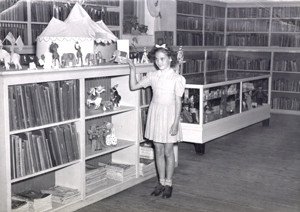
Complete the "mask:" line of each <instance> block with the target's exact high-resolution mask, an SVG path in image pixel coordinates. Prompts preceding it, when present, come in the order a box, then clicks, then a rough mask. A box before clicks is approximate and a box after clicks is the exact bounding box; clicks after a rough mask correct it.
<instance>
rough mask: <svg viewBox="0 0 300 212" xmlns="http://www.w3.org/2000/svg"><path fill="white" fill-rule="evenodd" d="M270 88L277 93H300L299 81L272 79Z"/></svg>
mask: <svg viewBox="0 0 300 212" xmlns="http://www.w3.org/2000/svg"><path fill="white" fill-rule="evenodd" d="M272 88H273V90H277V91H292V92H300V80H294V79H285V78H280V79H273V81H272Z"/></svg>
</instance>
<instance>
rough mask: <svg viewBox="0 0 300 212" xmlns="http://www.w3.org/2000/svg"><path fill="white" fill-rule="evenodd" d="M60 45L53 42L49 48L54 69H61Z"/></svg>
mask: <svg viewBox="0 0 300 212" xmlns="http://www.w3.org/2000/svg"><path fill="white" fill-rule="evenodd" d="M57 49H58V44H57V43H54V42H52V43H51V44H50V46H49V51H50V52H51V53H52V64H53V65H52V67H53V68H59V67H60V60H59V54H58V52H57Z"/></svg>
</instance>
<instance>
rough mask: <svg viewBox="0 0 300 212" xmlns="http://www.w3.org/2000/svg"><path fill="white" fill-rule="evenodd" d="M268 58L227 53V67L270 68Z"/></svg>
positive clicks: (246, 68)
mask: <svg viewBox="0 0 300 212" xmlns="http://www.w3.org/2000/svg"><path fill="white" fill-rule="evenodd" d="M270 64H271V61H270V59H262V58H252V59H248V58H245V57H242V56H236V55H229V57H228V68H229V69H243V70H270Z"/></svg>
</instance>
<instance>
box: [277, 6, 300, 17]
mask: <svg viewBox="0 0 300 212" xmlns="http://www.w3.org/2000/svg"><path fill="white" fill-rule="evenodd" d="M299 17H300V7H274V8H273V18H299Z"/></svg>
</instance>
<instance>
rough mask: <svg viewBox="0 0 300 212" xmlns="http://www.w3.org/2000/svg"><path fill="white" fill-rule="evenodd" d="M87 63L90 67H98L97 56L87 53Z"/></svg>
mask: <svg viewBox="0 0 300 212" xmlns="http://www.w3.org/2000/svg"><path fill="white" fill-rule="evenodd" d="M85 63H86V64H87V65H88V66H91V65H92V66H93V65H97V59H96V55H95V54H93V53H87V54H86V56H85Z"/></svg>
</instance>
